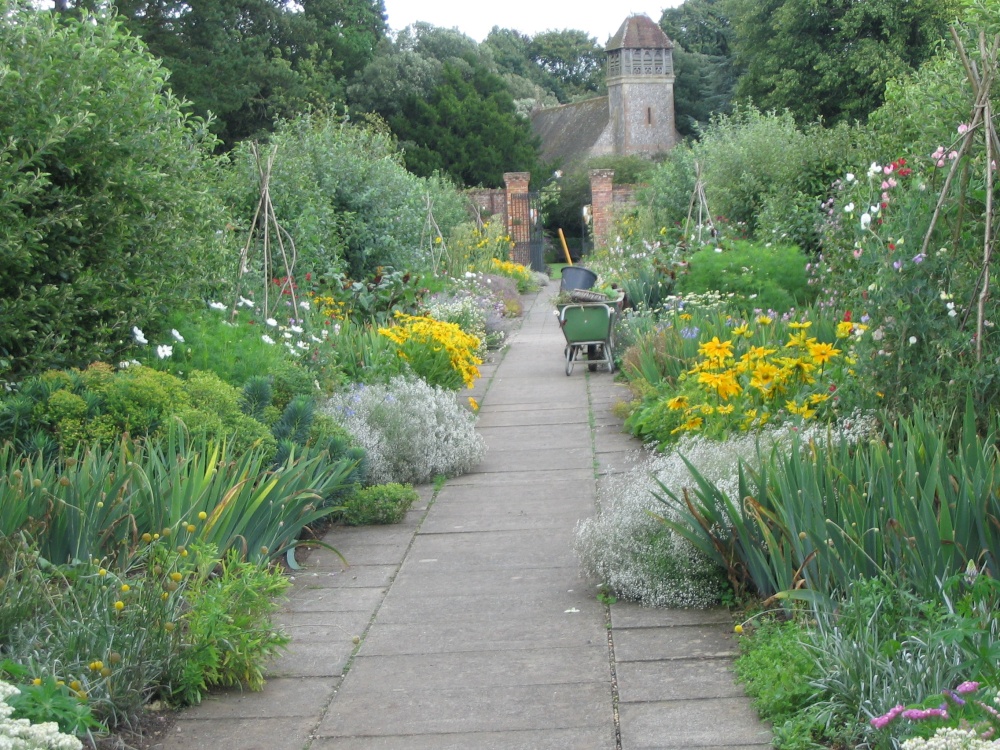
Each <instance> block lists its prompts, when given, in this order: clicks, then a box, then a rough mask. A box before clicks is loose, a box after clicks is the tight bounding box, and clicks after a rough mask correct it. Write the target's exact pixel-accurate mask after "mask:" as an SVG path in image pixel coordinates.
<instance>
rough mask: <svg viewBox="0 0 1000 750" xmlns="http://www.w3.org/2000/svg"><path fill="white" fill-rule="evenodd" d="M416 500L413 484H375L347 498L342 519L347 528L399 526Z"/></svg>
mask: <svg viewBox="0 0 1000 750" xmlns="http://www.w3.org/2000/svg"><path fill="white" fill-rule="evenodd" d="M417 499H419V495H417V491H416V490H414V489H413V485H410V484H397V483H389V484H375V485H372V486H371V487H364V488H362V489H359V490H358V491H357V492H355V493H354V494H353V495H351V496H350V497H349V498H347V501H346V502H345V503H344V510H343V511H342V513H341V515H340V516H339V518H340V520H341V521H343V522H344V523H345V524H347V525H348V526H368V525H374V524H388V523H399V522H400V521H402V520H403V518H405V517H406V511H407V510H409V509H410V506H411V505H413V503H414V502H416V500H417Z"/></svg>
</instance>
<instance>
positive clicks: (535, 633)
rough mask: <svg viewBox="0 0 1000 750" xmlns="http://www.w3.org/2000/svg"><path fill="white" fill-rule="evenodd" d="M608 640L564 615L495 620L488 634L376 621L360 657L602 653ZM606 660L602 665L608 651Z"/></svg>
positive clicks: (594, 627) (445, 625)
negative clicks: (563, 651)
mask: <svg viewBox="0 0 1000 750" xmlns="http://www.w3.org/2000/svg"><path fill="white" fill-rule="evenodd" d="M607 639H608V633H607V630H606V629H605V627H604V625H603V624H601V623H599V622H597V621H596V620H595V619H594V618H586V619H583V620H581V619H580V618H576V617H567V616H566V613H565V612H553V613H551V614H549V615H547V616H545V615H539V614H538V613H526V614H525V616H524V617H523V618H518V617H509V618H495V619H493V620H491V623H490V627H489V628H484V627H483V624H482V621H481V620H445V621H442V622H436V623H429V622H409V623H392V622H384V621H383V618H382V617H379V618H378V620H377V621H376V622H375V623H374V624H373V625H372V627H371V629H370V630H369V631H368V634H367V636H366V637H365V642H364V646H363V647H362V652H363V653H364V654H365V655H367V656H379V655H387V656H391V655H397V654H409V653H418V654H431V653H447V652H454V653H458V652H465V651H515V650H519V649H536V648H541V649H546V648H552V649H565V648H574V647H581V646H600V647H602V648H604V649H606V647H607ZM604 656H605V660H606V658H607V653H606V650H605V653H604Z"/></svg>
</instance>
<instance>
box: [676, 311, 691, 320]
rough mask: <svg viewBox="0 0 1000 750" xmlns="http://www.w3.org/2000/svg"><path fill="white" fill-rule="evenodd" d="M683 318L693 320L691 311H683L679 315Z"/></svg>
mask: <svg viewBox="0 0 1000 750" xmlns="http://www.w3.org/2000/svg"><path fill="white" fill-rule="evenodd" d="M677 317H679V318H680V319H681V320H691V313H681V314H680V315H678V316H677Z"/></svg>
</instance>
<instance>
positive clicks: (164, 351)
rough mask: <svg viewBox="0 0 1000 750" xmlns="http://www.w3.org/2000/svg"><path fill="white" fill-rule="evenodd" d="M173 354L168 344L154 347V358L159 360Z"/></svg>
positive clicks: (172, 348) (172, 349)
mask: <svg viewBox="0 0 1000 750" xmlns="http://www.w3.org/2000/svg"><path fill="white" fill-rule="evenodd" d="M173 353H174V347H172V346H170V345H169V344H160V345H159V346H158V347H156V356H157V357H159V358H160V359H166V358H167V357H169V356H171V355H172V354H173Z"/></svg>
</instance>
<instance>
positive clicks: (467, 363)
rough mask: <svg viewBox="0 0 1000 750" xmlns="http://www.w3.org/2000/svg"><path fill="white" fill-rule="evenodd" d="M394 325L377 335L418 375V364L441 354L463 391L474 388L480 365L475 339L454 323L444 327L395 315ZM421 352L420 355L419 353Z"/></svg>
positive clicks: (424, 320)
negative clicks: (396, 349)
mask: <svg viewBox="0 0 1000 750" xmlns="http://www.w3.org/2000/svg"><path fill="white" fill-rule="evenodd" d="M395 319H396V325H394V326H390V327H387V328H379V329H378V332H379V333H380V334H381V335H382V336H385V337H386V338H388V339H390V340H391V341H393V342H395V343H396V344H397V345H398V346H399V353H400V356H401V357H403V358H404V359H406V360H407V361H408V362H409V363H410V364H411V366H413V368H414V370H415V371H416V372H417V374H419V375H423V373H422V372H420V367H419V365H418V360H419V359H420V358H421V357H426V356H427V354H428V351H427V350H429V352H431V353H441V352H443V353H444V354H445V355H446V356H447V360H448V363H449V365H450V367H451V369H452V370H453V371H454V372H455V373H456V374H457V375H458V376H459V378H460V379H461V382H462V383H464V384H465V385H466V387H468V388H471V387H472V386H473V385H475V382H476V378H478V377H479V365H481V364H482V363H483V361H482V360H481V359H480V358H479V357H478V356H476V352H478V351H479V339H478V338H476V337H475V336H473V335H471V334H468V333H466V332H465V331H463V330H462V329H461V328H459V327H458V326H457V325H456V324H454V323H445V322H442V321H440V320H435V319H434V318H428V317H424V316H420V315H407V314H405V313H400V312H397V313H396V315H395ZM421 350H424V351H421Z"/></svg>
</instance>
